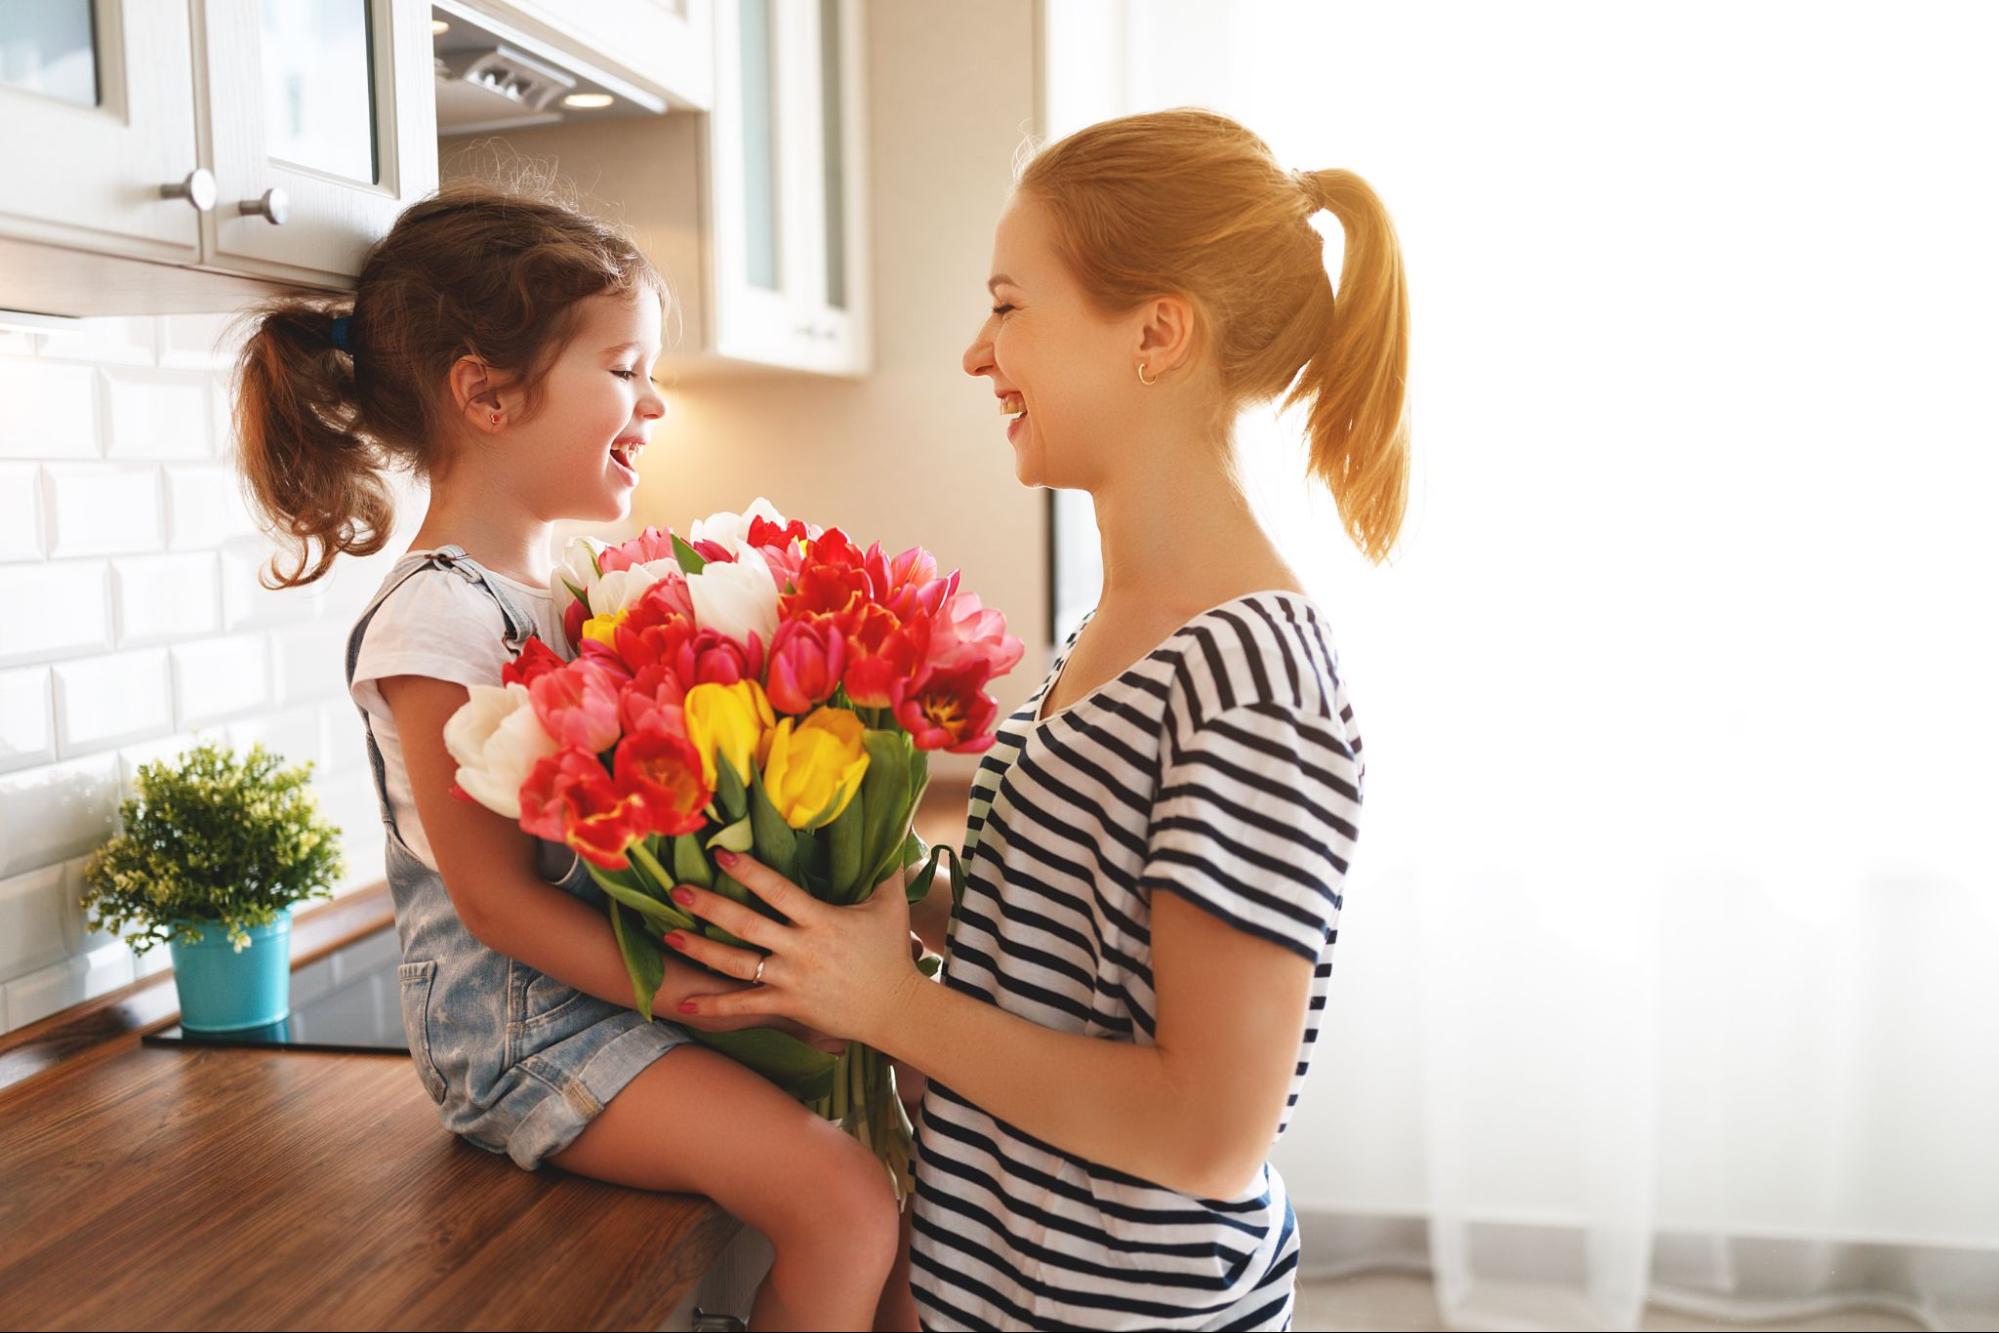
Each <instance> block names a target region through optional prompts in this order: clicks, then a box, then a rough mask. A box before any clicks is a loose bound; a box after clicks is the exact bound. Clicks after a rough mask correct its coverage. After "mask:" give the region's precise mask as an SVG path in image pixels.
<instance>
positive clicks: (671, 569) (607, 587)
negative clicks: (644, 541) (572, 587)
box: [590, 559, 680, 616]
mask: <svg viewBox="0 0 1999 1333" xmlns="http://www.w3.org/2000/svg"><path fill="white" fill-rule="evenodd" d="M679 572H680V562H679V561H677V560H673V559H666V560H652V561H648V562H646V563H645V564H640V565H633V566H632V567H631V568H629V569H614V570H611V571H610V572H609V573H607V574H605V575H604V576H603V577H602V578H600V579H598V580H597V586H596V587H594V588H592V589H591V590H590V614H591V615H593V616H615V615H616V614H618V612H620V611H622V610H624V609H625V608H626V607H628V606H632V605H634V604H635V603H636V602H637V601H638V600H639V598H641V597H643V596H645V591H646V589H647V588H650V587H651V586H652V585H653V584H655V583H658V582H659V581H660V580H661V579H663V578H665V577H666V576H667V575H669V574H678V573H679Z"/></svg>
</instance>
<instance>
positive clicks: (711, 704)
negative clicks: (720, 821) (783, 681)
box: [683, 680, 777, 789]
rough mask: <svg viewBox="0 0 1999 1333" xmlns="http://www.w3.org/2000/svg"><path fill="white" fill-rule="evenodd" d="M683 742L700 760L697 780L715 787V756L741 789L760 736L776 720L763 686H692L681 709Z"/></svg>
mask: <svg viewBox="0 0 1999 1333" xmlns="http://www.w3.org/2000/svg"><path fill="white" fill-rule="evenodd" d="M683 710H684V715H685V717H686V719H687V739H688V740H689V741H691V742H693V745H694V749H695V750H696V752H698V753H699V754H700V756H701V776H702V777H704V778H706V779H707V780H708V786H709V787H710V788H711V789H712V788H713V787H714V785H715V756H716V754H718V753H719V754H720V755H721V756H722V757H723V758H724V759H727V760H728V761H729V767H730V768H733V769H735V770H736V775H737V776H738V777H740V778H742V780H743V782H744V784H745V785H748V783H749V780H750V763H751V761H752V760H753V759H754V758H755V757H756V754H757V750H758V748H759V747H760V746H761V745H762V743H763V738H764V732H765V731H767V730H768V729H769V728H770V726H771V724H772V723H773V722H775V721H776V720H777V718H776V715H775V714H773V713H772V712H771V709H770V700H769V699H768V698H766V697H765V696H764V688H763V686H761V685H759V684H757V683H756V682H755V681H753V680H739V681H737V682H736V683H735V684H734V685H715V684H708V685H696V686H695V687H694V688H693V689H691V690H689V691H688V692H687V700H686V703H685V704H684V705H683Z"/></svg>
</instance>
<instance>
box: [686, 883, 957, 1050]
mask: <svg viewBox="0 0 1999 1333" xmlns="http://www.w3.org/2000/svg"><path fill="white" fill-rule="evenodd" d="M715 859H716V861H717V862H718V863H719V864H720V865H721V866H722V868H723V869H724V870H726V871H727V872H728V873H729V875H730V877H731V878H732V879H734V880H735V881H736V882H737V883H738V884H741V885H742V886H743V887H744V888H746V889H748V890H749V891H750V892H751V893H754V894H755V895H756V896H757V897H758V898H760V899H762V900H763V901H764V902H766V903H768V904H769V905H770V906H772V907H774V908H776V909H777V910H778V911H779V912H781V913H783V914H784V916H785V917H786V918H788V919H789V921H790V923H791V924H789V925H784V924H781V923H779V922H776V921H773V920H771V919H770V918H769V917H767V916H764V915H763V914H762V913H760V912H757V911H754V910H752V909H751V908H748V907H745V906H744V905H742V904H741V903H736V902H731V901H730V900H729V899H727V898H724V897H723V896H722V895H720V894H718V893H713V892H711V891H709V890H707V889H700V888H696V887H694V886H692V885H688V884H682V885H679V886H677V887H676V888H675V889H674V890H673V899H674V901H675V902H677V903H679V904H680V905H681V906H682V907H685V908H687V909H689V910H691V911H692V912H693V913H694V914H695V915H696V916H699V917H701V918H703V919H704V920H707V921H710V922H713V923H714V924H715V925H718V926H720V927H721V928H722V929H724V930H726V931H728V932H729V933H730V934H732V935H734V936H736V938H738V939H740V940H743V941H745V942H747V943H749V944H751V945H753V946H755V947H754V948H749V949H739V948H735V947H733V946H730V945H726V944H721V943H718V942H717V941H714V940H710V939H706V938H703V937H701V936H698V935H694V934H691V933H689V932H686V931H678V930H676V931H673V932H672V933H670V934H668V935H667V936H666V943H667V946H668V947H669V948H672V949H675V950H677V951H678V952H680V953H682V954H684V955H685V956H687V957H689V958H692V959H693V960H694V961H696V962H698V963H702V964H705V965H706V966H708V967H710V968H713V969H714V970H715V971H717V972H720V973H721V974H722V975H724V976H727V977H735V978H737V979H739V980H742V981H749V980H751V979H752V978H754V977H755V975H756V971H757V964H758V962H759V961H761V962H762V963H763V981H762V983H761V984H760V985H755V986H751V987H749V988H747V989H744V990H735V991H726V992H717V993H709V994H702V995H690V996H688V997H687V999H686V1000H685V1001H683V1002H682V1003H681V1005H680V1006H679V1008H680V1012H681V1013H683V1014H690V1015H694V1016H697V1017H701V1018H710V1017H714V1018H720V1017H730V1016H738V1015H742V1016H747V1015H759V1016H763V1017H766V1018H771V1017H778V1018H788V1019H793V1020H795V1021H797V1022H799V1023H802V1024H805V1025H806V1026H808V1027H812V1028H816V1029H818V1030H819V1031H820V1032H822V1033H828V1034H833V1033H837V1034H840V1035H843V1036H846V1037H850V1038H852V1039H854V1040H856V1041H861V1042H865V1043H867V1044H868V1045H871V1046H873V1045H877V1044H878V1042H876V1041H875V1040H874V1037H875V1034H878V1033H880V1032H882V1031H884V1030H886V1029H887V1026H888V1025H889V1024H891V1023H893V1022H894V1020H895V1016H896V1015H897V1013H898V1012H900V1011H901V1010H902V1008H903V1006H904V1004H905V1002H906V997H907V996H908V995H909V994H910V993H911V992H910V990H909V988H910V987H915V986H923V985H927V984H928V980H927V979H926V978H925V977H924V975H923V974H922V973H921V972H919V971H918V970H917V968H916V962H915V959H914V958H912V957H911V954H912V952H913V949H912V947H911V945H910V943H909V937H910V934H911V931H910V928H909V904H908V902H907V900H906V899H905V897H904V895H903V888H902V882H901V879H900V877H899V876H891V877H890V878H889V879H886V880H884V881H882V883H881V885H880V886H878V887H877V888H876V890H875V892H874V894H873V895H872V896H871V897H869V899H868V900H867V901H866V902H863V903H858V904H856V905H855V906H852V907H835V906H832V905H831V904H829V903H822V902H820V901H819V900H818V899H816V898H814V897H813V896H812V895H811V894H809V893H807V892H805V890H803V889H801V888H799V887H798V886H797V885H796V884H793V883H792V882H791V881H790V880H788V879H786V878H784V877H783V876H782V875H780V874H778V873H777V872H776V871H774V870H772V869H770V868H769V867H767V866H764V865H761V864H759V863H758V862H756V861H754V860H752V859H751V858H749V857H747V856H735V855H731V854H730V853H727V852H718V853H717V854H716V858H715ZM759 949H761V950H764V951H765V953H764V954H759V953H758V950H759Z"/></svg>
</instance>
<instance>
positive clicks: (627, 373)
mask: <svg viewBox="0 0 1999 1333" xmlns="http://www.w3.org/2000/svg"><path fill="white" fill-rule="evenodd" d="M611 373H612V374H613V375H616V376H617V377H618V378H619V379H621V380H629V379H636V378H637V377H638V372H637V371H636V370H614V371H612V372H611Z"/></svg>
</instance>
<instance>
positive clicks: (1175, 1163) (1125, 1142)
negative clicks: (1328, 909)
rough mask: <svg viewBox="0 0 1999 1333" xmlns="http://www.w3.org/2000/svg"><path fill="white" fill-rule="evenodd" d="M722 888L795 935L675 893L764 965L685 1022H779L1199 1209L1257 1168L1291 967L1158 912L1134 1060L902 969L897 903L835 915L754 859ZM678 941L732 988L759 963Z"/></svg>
mask: <svg viewBox="0 0 1999 1333" xmlns="http://www.w3.org/2000/svg"><path fill="white" fill-rule="evenodd" d="M730 874H731V876H733V877H734V878H735V879H736V880H737V881H738V882H740V883H742V884H744V885H745V886H747V887H748V888H749V889H750V890H751V891H752V892H754V893H756V894H757V896H758V897H760V898H762V899H763V900H764V901H766V902H768V903H769V904H770V905H771V906H773V907H775V908H777V910H778V911H780V912H781V913H783V914H784V915H785V916H786V917H787V918H789V920H790V922H791V924H790V925H789V926H785V925H780V924H779V923H777V922H774V921H771V920H770V919H769V918H767V917H764V916H762V915H761V914H759V913H756V912H753V911H751V910H750V909H748V908H745V907H742V906H740V905H739V904H736V903H732V902H730V901H729V900H728V899H726V898H722V897H720V896H719V895H716V894H713V893H709V892H707V891H705V890H701V889H697V888H692V887H690V886H684V885H683V886H681V887H680V888H677V889H676V890H675V891H674V892H675V897H676V898H677V899H679V900H680V901H682V902H683V903H684V904H685V905H687V906H689V907H691V908H692V909H693V910H694V911H695V912H696V913H697V914H699V915H701V916H703V917H706V918H707V919H709V920H711V921H713V922H715V923H716V924H717V925H720V926H722V927H723V928H724V929H725V930H728V931H731V932H732V933H734V934H736V935H737V936H739V937H740V938H742V939H745V940H747V941H749V942H750V943H752V944H755V945H758V946H759V947H761V948H764V949H768V950H770V951H771V954H772V957H771V959H770V961H769V962H768V963H767V964H766V966H765V970H764V981H765V984H764V985H763V986H762V987H760V988H756V989H752V990H748V991H737V992H734V993H730V994H712V995H703V996H698V997H696V998H694V999H693V1000H690V1001H689V1002H688V1004H690V1005H691V1006H692V1008H691V1009H687V1010H685V1011H684V1012H687V1013H689V1014H692V1015H697V1016H701V1017H707V1016H730V1017H734V1016H747V1015H756V1014H783V1015H785V1016H787V1017H790V1018H793V1019H795V1020H797V1021H799V1022H802V1023H806V1024H809V1025H810V1026H812V1027H815V1028H819V1029H822V1030H825V1031H828V1032H838V1033H841V1034H842V1035H844V1036H848V1037H851V1038H852V1039H854V1040H856V1041H862V1042H866V1043H867V1044H868V1045H870V1046H873V1047H875V1048H876V1049H877V1050H880V1051H883V1052H885V1053H886V1054H888V1055H890V1056H892V1057H894V1058H895V1059H897V1060H900V1061H903V1062H905V1063H907V1064H910V1065H913V1066H915V1067H916V1068H918V1069H921V1070H922V1071H923V1072H924V1073H925V1074H927V1075H928V1076H929V1077H930V1078H931V1079H932V1080H933V1081H935V1082H937V1083H941V1084H943V1085H945V1086H946V1087H948V1088H949V1089H950V1090H951V1091H952V1092H953V1093H955V1094H956V1095H957V1096H959V1097H961V1098H963V1099H964V1100H966V1101H968V1102H971V1103H972V1104H973V1105H975V1106H978V1107H979V1108H981V1109H982V1110H984V1111H986V1112H987V1113H988V1114H990V1115H992V1116H995V1117H997V1118H998V1119H1001V1120H1004V1121H1006V1122H1007V1123H1008V1124H1010V1125H1012V1126H1014V1127H1015V1128H1017V1129H1019V1130H1021V1131H1022V1132H1024V1133H1027V1134H1031V1135H1033V1136H1034V1137H1036V1138H1039V1139H1042V1140H1045V1141H1046V1142H1049V1143H1052V1144H1054V1145H1055V1146H1056V1147H1058V1148H1061V1149H1063V1150H1064V1151H1066V1152H1069V1153H1072V1154H1074V1155H1076V1156H1078V1157H1082V1158H1085V1159H1087V1160H1090V1161H1093V1162H1099V1163H1102V1164H1103V1165H1105V1166H1108V1167H1111V1168H1113V1169H1114V1170H1118V1171H1122V1172H1125V1173H1126V1174H1128V1175H1133V1176H1137V1177H1139V1178H1140V1179H1142V1180H1148V1181H1152V1182H1154V1183H1156V1184H1159V1185H1163V1186H1165V1187H1167V1188H1168V1189H1172V1190H1176V1191H1178V1192H1180V1193H1183V1194H1190V1195H1193V1196H1195V1197H1197V1198H1228V1197H1232V1196H1234V1195H1237V1194H1239V1193H1241V1192H1242V1191H1243V1190H1244V1189H1245V1188H1246V1187H1247V1186H1248V1185H1249V1184H1250V1183H1251V1182H1252V1181H1254V1179H1255V1177H1256V1174H1257V1172H1258V1171H1259V1170H1260V1169H1261V1168H1262V1166H1263V1163H1264V1161H1265V1158H1266V1157H1267V1155H1268V1153H1269V1149H1270V1144H1271V1140H1272V1139H1273V1138H1274V1137H1275V1136H1276V1132H1277V1125H1278V1122H1279V1120H1280V1119H1281V1117H1282V1116H1283V1113H1284V1104H1285V1098H1286V1096H1287V1095H1288V1093H1289V1089H1290V1084H1291V1078H1292V1074H1293V1071H1294V1069H1295V1066H1296V1063H1297V1059H1298V1046H1299V1041H1300V1039H1301V1038H1302V1036H1303V1034H1304V1027H1305V1018H1306V1013H1307V1009H1308V1006H1309V1004H1310V997H1311V988H1312V971H1313V964H1312V962H1311V961H1310V960H1308V959H1306V958H1304V957H1303V956H1302V955H1300V954H1298V953H1296V952H1293V951H1292V950H1289V949H1286V948H1284V947H1282V946H1281V945H1278V944H1274V943H1271V942H1269V941H1266V940H1263V939H1260V938H1257V937H1256V936H1253V935H1250V934H1248V933H1246V932H1243V931H1240V930H1236V929H1233V928H1232V927H1230V926H1227V925H1225V924H1223V923H1222V922H1221V921H1219V920H1217V919H1216V918H1215V917H1213V916H1211V915H1209V914H1208V913H1206V912H1204V911H1202V910H1201V909H1200V908H1198V907H1195V906H1193V905H1192V904H1190V903H1188V902H1186V901H1184V900H1182V899H1180V898H1178V897H1175V896H1174V895H1173V894H1171V893H1165V892H1162V893H1157V894H1155V895H1154V898H1153V920H1152V966H1153V986H1154V992H1155V995H1156V997H1157V1001H1158V1004H1157V1010H1158V1012H1157V1029H1156V1031H1155V1034H1154V1044H1153V1045H1151V1046H1140V1045H1136V1044H1134V1043H1131V1042H1123V1041H1111V1040H1104V1039H1101V1038H1096V1037H1085V1036H1081V1035H1079V1034H1074V1033H1065V1032H1056V1031H1054V1030H1052V1029H1050V1028H1045V1027H1042V1026H1041V1025H1039V1024H1037V1023H1033V1022H1030V1021H1028V1020H1027V1019H1024V1018H1020V1017H1018V1016H1016V1015H1014V1014H1009V1013H1007V1012H1005V1011H1004V1010H1002V1009H1000V1008H998V1007H997V1006H995V1005H993V1004H989V1003H987V1002H985V1001H984V1000H981V999H978V998H976V997H973V996H970V995H967V994H963V993H961V992H958V991H954V990H951V989H950V988H948V987H945V986H937V985H932V984H930V983H929V982H928V981H926V980H925V979H924V977H923V975H922V974H921V973H920V972H918V971H917V970H916V968H915V966H914V965H913V964H912V963H911V962H910V959H909V953H908V948H907V944H906V938H907V934H906V933H907V930H908V911H907V908H906V907H905V905H904V900H903V896H902V895H901V894H900V893H898V892H895V891H894V889H893V888H892V887H888V886H885V888H884V890H883V891H881V892H877V893H876V894H875V895H874V896H873V897H872V898H871V899H870V900H869V901H867V902H865V903H862V904H860V905H858V906H855V907H832V906H829V905H827V904H825V903H821V902H818V901H817V900H815V899H813V898H812V897H810V896H809V895H808V894H806V893H805V892H804V891H803V890H802V889H799V888H798V887H797V886H796V885H794V884H792V883H790V882H789V881H788V880H785V879H784V878H782V877H781V876H779V875H778V874H777V873H776V872H774V871H771V870H769V869H767V868H765V867H763V866H761V865H758V864H757V863H756V862H754V861H751V860H749V859H748V858H736V861H735V864H734V865H733V866H732V867H731V868H730ZM680 941H681V942H680V945H679V946H678V947H681V948H682V950H683V952H685V953H687V954H688V955H689V956H690V957H693V958H695V959H697V960H699V961H702V962H705V963H708V964H709V965H710V966H713V967H715V968H716V969H717V970H718V971H721V972H723V973H724V974H726V975H729V976H735V977H748V976H749V975H750V974H751V973H752V972H753V971H754V970H755V968H756V964H757V955H756V953H755V952H754V951H749V950H742V949H731V948H727V947H725V946H722V945H719V944H716V943H714V942H713V941H710V940H703V939H692V938H687V937H684V936H682V937H680ZM671 942H672V941H671V940H669V943H671Z"/></svg>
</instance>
